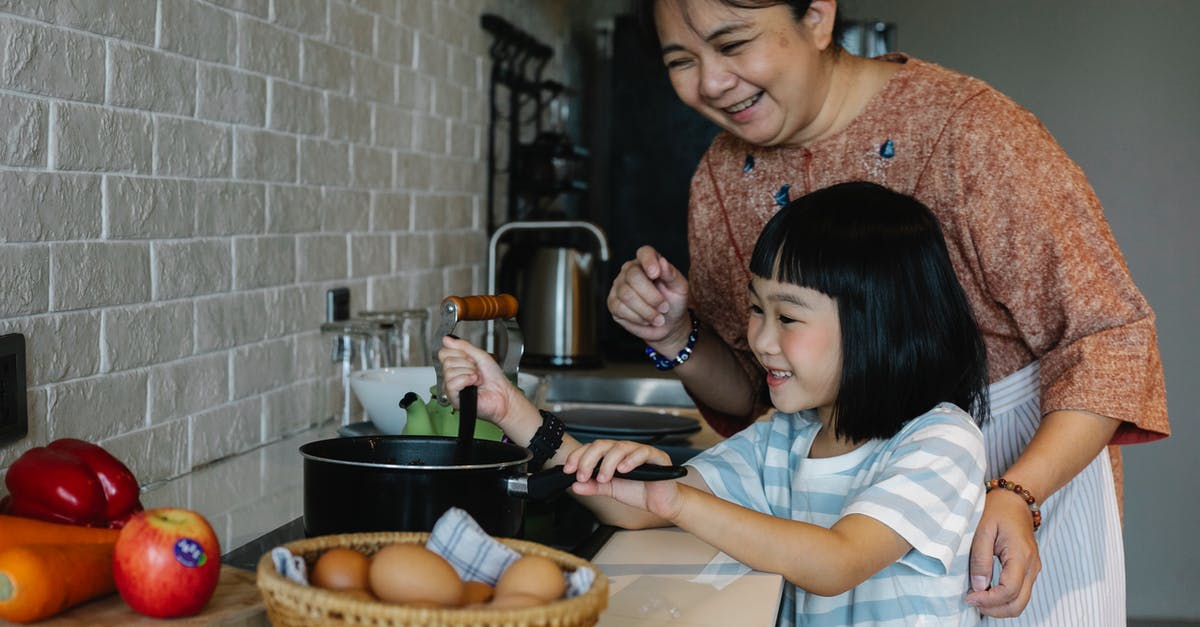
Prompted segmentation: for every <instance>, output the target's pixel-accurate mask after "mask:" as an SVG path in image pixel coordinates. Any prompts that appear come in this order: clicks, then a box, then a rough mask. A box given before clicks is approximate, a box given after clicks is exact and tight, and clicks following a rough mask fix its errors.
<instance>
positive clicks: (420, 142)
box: [413, 115, 449, 155]
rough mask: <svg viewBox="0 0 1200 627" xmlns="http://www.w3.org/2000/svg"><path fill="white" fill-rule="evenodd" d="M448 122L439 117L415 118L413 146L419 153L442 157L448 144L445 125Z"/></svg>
mask: <svg viewBox="0 0 1200 627" xmlns="http://www.w3.org/2000/svg"><path fill="white" fill-rule="evenodd" d="M448 123H449V120H447V119H446V118H443V117H440V116H433V115H417V116H415V123H414V125H413V126H414V127H415V128H416V135H415V136H414V138H413V139H414V141H413V143H414V146H413V148H415V149H417V150H418V151H420V152H425V153H430V154H434V155H444V154H447V152H448V150H447V149H448V147H449V145H448V144H449V142H447V141H446V125H447V124H448Z"/></svg>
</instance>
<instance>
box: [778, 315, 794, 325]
mask: <svg viewBox="0 0 1200 627" xmlns="http://www.w3.org/2000/svg"><path fill="white" fill-rule="evenodd" d="M779 322H780V323H781V324H791V323H793V322H799V320H796V319H795V318H790V317H788V316H779Z"/></svg>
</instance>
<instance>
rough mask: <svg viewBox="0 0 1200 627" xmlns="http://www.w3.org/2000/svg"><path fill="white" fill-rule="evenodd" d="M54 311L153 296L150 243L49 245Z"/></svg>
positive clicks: (123, 302)
mask: <svg viewBox="0 0 1200 627" xmlns="http://www.w3.org/2000/svg"><path fill="white" fill-rule="evenodd" d="M50 280H51V283H52V288H51V291H50V309H51V311H63V310H68V309H89V308H93V307H103V306H106V305H123V304H126V303H141V302H146V301H148V300H149V299H150V245H149V244H148V243H140V244H131V243H124V242H104V243H68V244H51V245H50Z"/></svg>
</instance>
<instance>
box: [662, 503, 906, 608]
mask: <svg viewBox="0 0 1200 627" xmlns="http://www.w3.org/2000/svg"><path fill="white" fill-rule="evenodd" d="M667 520H669V521H670V522H672V523H674V524H675V525H678V526H679V527H680V528H681V529H684V530H687V531H689V532H691V533H692V534H693V535H695V536H696V537H698V538H700V539H701V540H704V541H705V542H707V543H709V544H711V545H713V546H714V547H716V548H718V549H720V550H722V551H724V552H725V553H727V554H728V555H729V556H730V557H732V558H734V559H736V560H738V561H739V562H741V563H743V564H745V565H746V566H749V567H751V568H754V569H756V570H761V571H764V572H772V573H779V574H781V575H783V577H784V578H785V579H787V580H788V582H789V583H792V584H794V585H796V586H799V587H800V588H803V589H805V590H807V591H809V592H812V593H814V594H819V595H822V596H834V595H838V594H841V593H843V592H846V591H847V590H850V589H851V588H854V587H855V586H857V585H859V584H861V583H862V582H864V581H866V580H867V579H868V578H870V577H871V576H872V575H874V574H876V573H878V572H879V571H881V570H883V569H884V568H885V567H887V566H888V565H889V564H892V563H893V562H895V561H897V560H899V559H900V558H901V557H903V556H904V554H905V553H908V551H909V550H911V549H912V545H910V544H909V543H908V542H907V541H906V540H905V539H904V538H902V537H901V536H900V535H899V534H897V533H896V532H895V531H893V530H892V529H891V528H890V527H888V526H887V525H884V524H883V523H881V522H879V521H877V520H875V519H874V518H871V517H869V516H865V515H862V514H850V515H848V516H845V517H843V518H842V519H841V520H839V521H838V522H836V523H834V525H833V527H831V528H825V527H821V526H818V525H812V524H809V523H804V522H799V521H795V520H787V519H783V518H778V517H775V516H771V515H769V514H762V513H759V512H756V511H753V510H750V509H746V508H744V507H742V506H740V505H736V504H734V503H730V502H729V501H725V500H722V499H720V498H718V497H716V496H713V495H712V494H708V493H705V492H701V491H700V490H696V489H694V488H691V487H688V486H681V487H680V489H679V509H678V510H677V512H676V513H675V514H673V515H671V516H669V517H668V518H667Z"/></svg>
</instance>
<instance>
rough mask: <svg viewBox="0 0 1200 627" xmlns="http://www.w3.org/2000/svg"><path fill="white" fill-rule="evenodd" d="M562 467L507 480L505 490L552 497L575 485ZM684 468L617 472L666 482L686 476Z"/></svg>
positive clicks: (655, 466)
mask: <svg viewBox="0 0 1200 627" xmlns="http://www.w3.org/2000/svg"><path fill="white" fill-rule="evenodd" d="M562 469H563V467H562V466H561V465H560V466H553V467H551V468H546V469H543V470H539V471H537V472H535V473H532V474H528V475H520V476H517V477H512V478H509V479H508V480H507V481H506V488H507V489H508V494H509V496H517V497H521V498H528V499H536V500H542V499H546V498H549V497H551V496H554V495H556V494H558V493H560V492H562V491H563V490H566V489H567V488H569V487H571V484H573V483H575V475H574V474H570V475H568V474H567V473H565V472H563V471H562ZM687 473H688V471H687V468H686V467H684V466H661V465H659V464H642V465H641V466H638V467H637V468H634V469H633V470H631V471H629V472H618V473H617V474H616V476H617V478H619V479H632V480H634V481H667V480H670V479H679V478H681V477H684V476H686V475H687Z"/></svg>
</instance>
